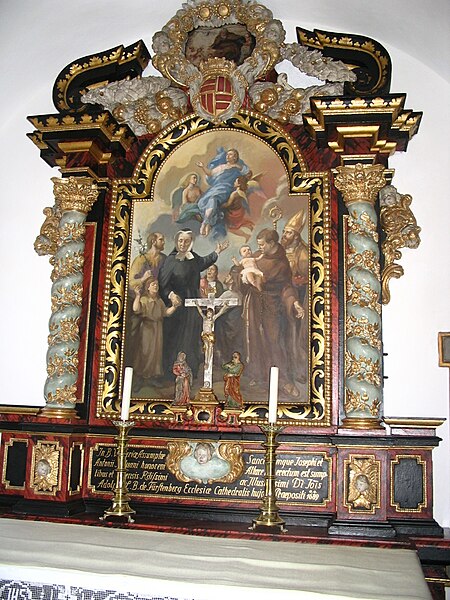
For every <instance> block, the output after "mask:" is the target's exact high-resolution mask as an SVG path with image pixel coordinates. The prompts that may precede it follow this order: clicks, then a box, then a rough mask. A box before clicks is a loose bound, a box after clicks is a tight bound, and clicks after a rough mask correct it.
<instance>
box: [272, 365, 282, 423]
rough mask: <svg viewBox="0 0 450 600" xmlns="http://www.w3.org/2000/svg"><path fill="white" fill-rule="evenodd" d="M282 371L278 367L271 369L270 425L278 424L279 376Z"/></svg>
mask: <svg viewBox="0 0 450 600" xmlns="http://www.w3.org/2000/svg"><path fill="white" fill-rule="evenodd" d="M279 372H280V369H279V368H278V367H270V379H269V423H276V422H277V407H278V376H279Z"/></svg>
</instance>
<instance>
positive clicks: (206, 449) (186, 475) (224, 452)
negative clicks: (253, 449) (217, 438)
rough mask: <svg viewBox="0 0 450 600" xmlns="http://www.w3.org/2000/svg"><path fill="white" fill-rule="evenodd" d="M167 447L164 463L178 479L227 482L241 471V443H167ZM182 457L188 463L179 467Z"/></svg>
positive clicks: (242, 465) (242, 467)
mask: <svg viewBox="0 0 450 600" xmlns="http://www.w3.org/2000/svg"><path fill="white" fill-rule="evenodd" d="M167 448H168V450H169V454H168V456H167V460H166V466H167V468H168V470H169V471H170V472H171V473H172V474H173V475H175V477H176V478H177V479H178V481H185V482H188V481H196V482H197V483H202V482H203V483H213V482H223V483H231V482H233V481H236V479H238V478H239V477H240V476H241V475H242V473H243V471H244V461H243V458H242V446H241V445H240V444H235V443H234V442H218V443H213V442H197V443H195V442H187V441H186V442H168V444H167ZM184 459H188V460H189V459H190V460H191V463H192V465H190V464H189V465H186V466H183V465H184V462H186V461H185V460H184ZM214 460H216V461H220V464H221V465H223V467H224V469H222V471H216V470H215V466H214V465H212V461H214ZM227 464H228V467H227V466H226V465H227ZM209 465H212V467H211V468H210V467H209ZM224 471H225V472H224Z"/></svg>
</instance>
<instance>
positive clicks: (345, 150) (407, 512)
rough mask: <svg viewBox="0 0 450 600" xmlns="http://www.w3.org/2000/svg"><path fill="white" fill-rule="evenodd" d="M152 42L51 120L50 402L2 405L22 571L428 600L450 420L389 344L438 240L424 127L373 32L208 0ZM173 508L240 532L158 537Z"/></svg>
mask: <svg viewBox="0 0 450 600" xmlns="http://www.w3.org/2000/svg"><path fill="white" fill-rule="evenodd" d="M155 26H157V27H160V29H158V30H156V33H154V35H153V37H152V39H151V40H150V42H151V44H150V45H149V48H150V49H149V48H147V46H146V44H145V43H144V41H143V40H137V41H136V42H135V43H133V44H130V45H129V46H127V47H124V46H122V45H117V46H116V47H115V48H110V49H104V50H102V51H100V52H97V53H95V54H92V55H90V56H84V57H82V58H77V57H76V56H75V57H73V61H72V62H71V63H69V64H68V65H66V66H65V67H64V68H63V69H62V70H61V72H60V73H59V75H57V77H56V80H55V83H54V86H53V101H54V106H55V111H56V112H55V113H52V114H44V115H42V114H39V115H35V116H31V117H29V121H30V123H31V126H32V128H33V130H32V132H30V133H29V138H30V140H31V141H32V142H33V143H34V144H35V145H36V147H37V149H38V150H39V152H40V155H41V158H42V159H43V160H44V161H45V162H46V163H47V164H48V165H49V166H50V167H52V168H58V169H59V174H60V175H61V176H60V177H53V178H52V182H53V184H54V186H53V195H54V198H52V199H51V200H50V202H49V206H47V207H46V208H45V209H44V211H43V212H44V219H43V224H42V226H41V228H40V231H39V232H38V231H37V232H36V234H37V237H36V240H35V244H34V247H35V250H36V252H37V253H38V254H39V255H40V256H48V257H49V261H50V265H51V268H52V272H51V282H49V288H50V287H51V292H50V295H51V306H50V307H49V312H50V320H49V332H48V333H49V335H48V338H47V339H48V351H47V354H46V372H47V378H46V381H45V385H44V389H43V395H44V398H45V406H43V407H42V408H34V407H29V406H27V407H24V406H5V407H3V408H2V409H1V413H0V432H1V446H0V473H1V479H0V510H1V513H2V514H3V515H4V518H1V519H0V531H3V532H4V539H7V538H8V536H11V538H10V539H11V543H10V544H7V543H6V542H5V543H4V548H3V549H2V551H1V552H2V557H3V558H2V565H3V566H2V574H3V577H6V575H7V572H9V573H10V574H11V576H12V575H13V576H14V578H16V579H17V581H19V582H20V581H31V582H32V581H35V580H34V579H33V577H38V576H39V577H40V576H41V575H42V574H47V575H48V576H49V577H50V575H51V577H50V581H45V582H43V583H45V584H51V583H55V582H56V581H57V580H58V577H60V579H59V580H58V581H60V582H61V581H63V579H64V577H65V576H67V577H68V578H69V579H68V581H69V582H70V583H68V584H66V583H65V582H64V584H63V583H61V585H69V586H70V587H77V586H86V589H94V586H100V589H101V590H105V589H110V587H109V586H112V587H113V588H114V590H116V591H117V592H119V591H120V590H122V591H123V590H125V587H124V586H125V582H124V578H125V579H126V585H128V584H131V582H132V585H133V589H134V591H133V592H131V591H130V590H129V589H127V592H128V593H135V594H137V595H139V594H140V595H143V596H145V595H147V597H150V596H148V589H149V587H150V588H151V591H152V594H153V597H154V596H155V594H159V595H160V596H163V597H166V596H167V597H176V598H183V599H184V598H193V599H195V600H203V599H204V598H205V599H206V598H210V597H211V596H212V595H214V596H218V597H222V596H225V595H229V594H233V595H235V596H238V597H240V596H242V597H244V596H245V597H248V595H249V594H253V595H255V597H256V595H258V597H261V596H262V597H266V596H267V597H269V596H270V597H274V596H276V597H277V598H278V597H286V598H290V597H294V596H295V597H296V598H297V597H299V598H300V597H301V598H303V597H304V598H310V597H311V598H313V597H315V596H317V595H319V596H321V597H326V598H330V599H331V598H345V597H350V598H351V597H354V598H374V599H375V598H380V599H381V598H390V597H392V594H393V590H395V596H396V597H398V598H402V597H404V598H409V599H413V598H426V597H428V596H427V595H426V588H424V584H423V576H422V574H421V571H420V566H419V563H418V560H417V556H416V555H415V553H414V549H415V548H416V546H415V545H414V543H415V542H413V541H411V542H409V541H408V540H414V539H416V538H421V539H425V540H426V542H424V544H425V545H426V547H427V549H430V548H432V549H434V550H436V552H434V553H433V552H432V551H431V550H430V553H431V554H432V556H431V558H430V562H431V563H432V566H434V564H435V563H434V562H433V561H434V560H436V564H438V566H439V568H445V564H448V558H446V556H447V557H448V543H447V544H443V545H442V553H441V552H440V550H441V548H438V549H436V548H434V546H433V543H434V540H437V539H442V538H443V536H444V532H443V529H442V527H441V526H440V524H439V523H438V522H437V521H436V520H435V516H434V512H433V511H434V506H433V493H434V490H433V450H434V449H435V448H436V447H437V446H438V445H439V443H440V437H439V427H440V426H441V425H442V424H443V422H444V420H445V419H442V418H438V417H432V416H425V417H417V418H416V417H402V416H401V415H400V416H388V415H387V414H386V413H385V404H384V379H385V371H384V360H385V359H384V356H385V352H384V346H383V335H382V333H383V326H382V325H383V307H384V306H385V305H387V304H388V303H389V301H390V298H391V290H390V285H391V280H392V279H397V278H399V277H401V276H403V275H404V270H403V267H402V266H401V264H400V261H401V258H402V253H401V251H402V250H403V248H408V249H409V250H411V251H412V250H414V249H415V248H417V247H418V246H419V244H420V232H421V229H420V227H419V225H418V224H417V221H416V218H415V216H414V214H413V200H412V196H411V195H409V194H408V193H405V191H404V190H400V189H397V187H396V179H395V172H394V170H393V169H392V166H391V164H390V158H391V156H392V155H393V154H395V153H397V152H406V150H407V149H408V145H409V142H410V141H411V139H412V138H413V137H414V136H415V135H416V134H418V132H419V128H420V124H421V119H422V113H421V112H420V111H414V110H412V109H409V108H407V107H406V106H407V105H406V94H405V93H398V92H397V91H391V70H392V65H391V59H390V56H389V53H388V52H387V50H386V49H385V48H384V47H383V46H382V45H381V44H380V43H378V42H377V41H376V40H373V39H371V38H367V37H364V36H361V35H352V34H349V33H338V32H324V31H320V32H319V31H316V30H315V31H309V30H307V29H304V28H302V27H300V26H299V27H297V28H296V40H295V41H293V40H292V41H290V40H288V39H287V34H286V31H285V29H284V27H283V24H282V23H281V21H280V20H279V19H277V18H276V15H274V14H273V13H272V11H271V10H270V9H269V8H266V7H265V6H263V5H262V4H257V3H256V2H246V1H244V0H233V1H231V0H210V1H208V2H203V1H201V0H192V2H188V3H184V4H182V5H180V8H179V10H177V11H176V13H175V14H174V16H173V17H172V18H171V19H170V20H169V21H168V22H167V23H166V24H161V25H158V24H155ZM118 44H119V42H118ZM150 63H151V65H152V66H153V67H154V69H155V70H156V72H157V73H158V75H147V74H146V72H145V70H146V68H147V67H149V66H150ZM286 65H289V68H288V67H287V66H286ZM285 67H286V69H288V73H285V72H284V71H283V69H284V68H285ZM305 75H306V76H309V77H315V78H316V79H317V80H318V81H319V83H318V84H317V85H307V87H303V86H304V85H306V84H303V83H300V81H302V79H303V76H305ZM290 78H291V79H290ZM49 304H50V303H49ZM36 318H41V316H40V315H37V316H36ZM42 318H46V317H45V316H44V317H42ZM269 374H274V378H272V377H271V376H270V375H269ZM269 389H270V390H271V391H270V394H269ZM269 396H270V397H269ZM108 507H110V508H109V510H106V512H104V510H105V509H108ZM259 511H260V517H257V515H258V512H259ZM92 515H95V521H96V525H97V527H89V526H86V525H84V526H81V525H80V523H82V522H83V521H84V522H89V518H91V516H92ZM100 516H103V517H104V519H105V521H104V522H103V523H102V525H101V526H99V521H98V519H99V517H100ZM14 517H17V519H16V520H12V521H10V520H9V519H10V518H14ZM110 517H111V518H112V519H115V518H119V519H123V521H124V522H123V524H122V527H121V528H117V527H110V526H109V524H108V523H107V521H108V519H109V518H110ZM135 517H136V519H137V521H138V522H139V519H145V518H147V517H149V518H150V517H151V518H152V519H155V520H157V521H158V523H159V530H158V531H155V529H154V528H152V527H147V528H146V530H145V531H144V530H143V528H140V527H139V526H136V524H135V523H133V518H135ZM33 518H36V519H38V520H39V522H38V521H36V522H33V521H32V519H33ZM74 519H75V520H74ZM171 519H183V520H184V521H185V522H188V523H191V524H192V523H193V522H194V521H200V520H201V521H204V522H205V523H208V526H207V527H206V526H205V531H211V530H212V528H214V527H215V526H216V525H217V524H218V523H220V524H221V526H222V529H221V535H222V536H223V538H226V540H225V539H219V537H214V536H210V537H211V539H210V537H204V538H203V539H202V538H200V537H192V536H179V535H178V534H177V532H175V531H170V530H168V529H166V530H165V531H164V533H162V528H164V524H165V523H167V522H168V521H170V520H171ZM41 520H47V521H49V523H43V522H40V521H41ZM86 520H87V521H86ZM60 521H61V522H60ZM75 521H76V522H75ZM63 522H64V523H65V525H66V529H64V528H63V524H62V523H63ZM228 523H229V524H232V523H234V524H236V523H238V524H239V525H240V527H241V528H242V527H245V528H248V527H249V526H250V525H251V524H252V523H253V524H254V525H255V529H256V528H262V529H263V530H264V529H267V531H268V537H267V538H266V539H264V540H263V539H258V538H255V539H253V538H251V536H250V537H249V536H248V535H247V536H242V535H241V536H236V535H235V531H233V529H232V526H231V525H230V527H229V528H228V529H227V526H226V524H228ZM90 524H91V525H92V522H90ZM224 524H225V525H224ZM285 525H286V527H287V529H288V531H290V532H291V533H289V534H288V536H287V537H285V538H284V541H283V539H282V537H280V535H281V534H283V535H284V532H285ZM300 527H305V528H309V529H310V530H313V531H320V532H321V535H320V536H318V539H319V540H321V542H323V541H324V540H326V542H327V543H324V544H322V543H317V544H314V545H313V544H312V543H309V542H308V540H307V537H308V536H306V537H302V536H300V535H299V536H297V538H296V536H295V534H292V531H294V532H295V531H296V529H295V528H300ZM12 529H14V530H15V533H14V535H17V539H16V538H14V536H13V535H12V532H11V530H12ZM274 529H275V531H276V533H277V535H275V534H273V530H274ZM183 533H192V531H190V530H189V526H187V527H186V530H185V531H183ZM272 534H273V535H272ZM236 537H237V538H239V539H235V538H236ZM53 538H54V539H55V540H59V542H58V544H54V546H51V549H50V550H48V549H45V550H44V543H45V541H47V542H48V541H49V540H51V539H53ZM332 538H334V539H336V540H344V542H343V543H330V541H331V540H332ZM269 539H270V540H271V543H269ZM347 539H351V540H353V542H352V544H346V543H345V540H347ZM355 540H356V542H355ZM358 540H359V541H360V542H361V543H359V542H358ZM398 540H406V541H405V543H404V545H403V547H401V546H402V544H403V542H400V543H394V542H397V541H398ZM430 540H431V541H430ZM386 546H389V547H386ZM27 548H34V550H33V552H28V551H27ZM53 548H54V550H53ZM79 548H82V551H81V552H80V551H79ZM446 553H447V554H446ZM50 554H51V561H50V562H49V563H46V562H45V561H44V557H45V560H47V559H48V557H49V556H50ZM444 554H445V556H443V555H444ZM124 555H125V556H126V558H125V560H124ZM8 556H9V558H8ZM40 561H44V562H40ZM446 561H447V562H446ZM13 565H14V567H13ZM433 568H434V567H433ZM93 571H95V575H94V574H93ZM63 573H64V574H65V575H62V574H63ZM405 573H407V576H406V575H405ZM80 574H82V576H81V575H80ZM436 577H437V579H439V582H438V583H439V585H440V586H441V588H442V587H443V585H445V582H446V581H447V580H445V581H444V578H443V577H441V575H439V577H438V576H436ZM72 581H73V583H72ZM330 582H332V584H331V583H330ZM35 583H36V581H35ZM55 584H56V583H55ZM105 586H108V587H105ZM64 589H66V588H64ZM67 589H68V588H67ZM250 590H251V591H250ZM441 592H442V589H440V590H439V593H441ZM70 593H72V592H67V594H70ZM352 594H353V595H352ZM436 597H439V596H436ZM441 597H442V595H441Z"/></svg>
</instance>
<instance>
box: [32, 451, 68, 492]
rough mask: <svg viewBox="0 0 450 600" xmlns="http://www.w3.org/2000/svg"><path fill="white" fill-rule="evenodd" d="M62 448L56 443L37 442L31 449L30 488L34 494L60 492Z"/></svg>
mask: <svg viewBox="0 0 450 600" xmlns="http://www.w3.org/2000/svg"><path fill="white" fill-rule="evenodd" d="M61 454H62V448H61V447H60V445H59V443H58V442H47V441H41V440H39V441H38V442H37V443H36V446H35V447H34V448H33V456H32V464H31V472H32V479H31V487H32V488H33V490H34V492H35V493H43V494H44V493H46V494H50V495H53V496H54V495H55V494H56V492H57V491H59V490H60V488H61V486H60V461H61Z"/></svg>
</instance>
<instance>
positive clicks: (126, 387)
mask: <svg viewBox="0 0 450 600" xmlns="http://www.w3.org/2000/svg"><path fill="white" fill-rule="evenodd" d="M132 381H133V368H132V367H125V376H124V378H123V389H122V408H121V411H120V418H121V419H122V421H128V417H129V415H130V401H131V383H132Z"/></svg>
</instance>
